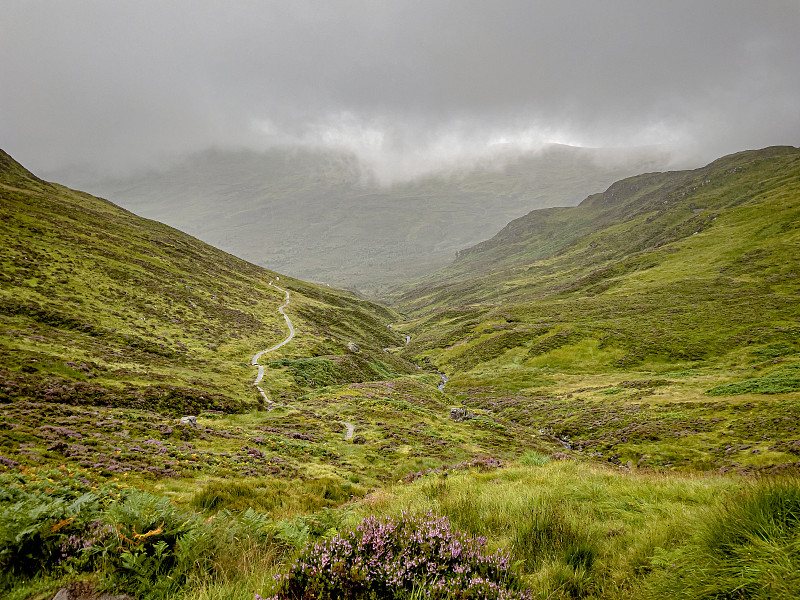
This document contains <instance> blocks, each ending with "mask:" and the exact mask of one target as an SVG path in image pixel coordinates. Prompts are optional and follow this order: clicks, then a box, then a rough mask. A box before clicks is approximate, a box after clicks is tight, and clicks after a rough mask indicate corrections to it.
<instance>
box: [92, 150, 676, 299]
mask: <svg viewBox="0 0 800 600" xmlns="http://www.w3.org/2000/svg"><path fill="white" fill-rule="evenodd" d="M664 160H665V158H664V157H663V156H660V155H659V154H657V153H656V152H653V151H645V150H643V151H641V152H640V153H639V154H638V155H635V156H634V157H633V158H631V156H620V155H619V154H617V153H614V151H609V150H592V149H579V148H569V147H553V148H550V149H549V150H548V151H546V152H543V153H542V154H540V155H534V156H532V157H525V158H518V159H514V157H511V158H506V159H503V160H502V162H503V163H504V164H505V166H504V168H502V169H501V168H499V167H498V168H495V165H488V166H487V165H476V166H474V167H472V168H469V169H466V170H464V171H457V172H453V173H446V174H444V175H431V176H429V177H425V178H422V179H420V180H418V181H414V182H411V183H397V184H394V185H392V186H390V187H384V186H379V185H376V184H373V183H370V182H368V181H364V178H363V177H360V176H359V172H360V168H359V165H358V164H357V162H356V160H355V159H354V158H353V157H352V156H350V155H347V154H341V153H324V152H309V151H299V150H296V151H291V150H286V149H276V150H272V151H270V152H266V153H256V152H236V153H234V152H221V151H209V152H206V153H203V154H199V155H196V156H193V157H191V158H189V159H187V160H185V161H184V162H182V163H179V164H177V165H173V166H170V167H169V168H167V169H166V170H164V171H163V172H152V173H147V174H140V175H137V176H134V177H132V178H130V179H128V180H113V181H96V180H95V181H85V182H81V183H82V187H81V189H89V190H92V191H95V192H96V193H100V194H102V195H105V196H107V197H113V198H114V199H115V201H117V202H119V203H120V204H122V205H123V206H126V207H128V208H130V209H131V210H134V211H136V212H137V213H138V214H142V215H145V216H148V217H150V218H153V219H158V220H159V221H162V222H165V223H169V224H170V225H173V226H175V227H179V228H180V229H182V230H184V231H187V232H189V233H191V234H193V235H196V236H198V237H199V238H201V239H203V240H205V241H207V242H209V243H211V244H213V245H215V246H217V247H219V248H223V249H225V250H228V251H230V252H233V253H235V254H236V255H237V256H241V257H243V258H246V259H247V260H249V261H251V262H254V263H256V264H261V265H267V266H270V267H271V268H277V269H279V270H285V271H289V272H291V273H293V274H294V275H296V276H300V277H304V278H307V279H309V278H310V279H314V280H316V281H327V282H330V283H335V284H337V285H343V286H347V287H353V288H357V289H360V290H364V291H366V292H369V293H371V294H376V293H379V292H381V291H384V290H386V289H387V288H388V287H392V286H395V285H397V283H398V281H408V280H410V279H412V278H417V277H419V276H420V275H422V274H424V273H426V272H430V271H431V270H434V269H436V268H439V267H442V266H444V265H445V264H446V263H447V262H449V261H450V260H451V259H452V257H453V255H454V253H455V252H456V251H457V250H460V249H463V248H465V247H468V246H471V245H472V244H475V243H476V242H478V241H480V240H482V239H485V238H486V237H487V236H489V235H491V234H492V233H494V232H495V231H497V230H498V229H499V228H501V227H502V226H503V225H504V224H506V223H507V222H508V221H509V220H510V219H513V218H515V217H518V216H519V215H522V214H524V213H525V212H527V211H528V210H530V209H531V208H532V207H540V206H552V205H554V204H556V205H574V204H576V203H577V202H579V201H580V200H581V199H582V198H584V197H585V196H586V195H587V194H589V193H591V192H593V191H595V190H598V189H602V188H603V187H605V186H607V185H608V184H610V183H611V182H613V181H614V180H616V179H619V178H620V177H624V176H626V175H629V174H633V173H636V172H639V170H644V169H646V168H653V166H652V165H659V164H663V161H664ZM498 161H500V159H498ZM87 186H88V187H87Z"/></svg>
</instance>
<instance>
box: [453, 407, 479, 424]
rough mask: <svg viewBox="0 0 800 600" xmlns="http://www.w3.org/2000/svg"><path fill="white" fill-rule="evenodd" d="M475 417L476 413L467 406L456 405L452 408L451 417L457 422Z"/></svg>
mask: <svg viewBox="0 0 800 600" xmlns="http://www.w3.org/2000/svg"><path fill="white" fill-rule="evenodd" d="M474 417H475V413H473V412H472V411H471V410H469V409H467V407H466V406H456V407H455V408H451V409H450V419H451V420H453V421H455V422H457V423H460V422H461V421H466V420H468V419H473V418H474Z"/></svg>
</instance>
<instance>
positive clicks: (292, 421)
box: [0, 154, 539, 495]
mask: <svg viewBox="0 0 800 600" xmlns="http://www.w3.org/2000/svg"><path fill="white" fill-rule="evenodd" d="M0 157H2V165H0V177H1V178H2V179H0V185H2V188H0V194H2V213H3V219H2V225H0V244H2V247H3V249H4V250H3V254H2V269H1V270H0V272H2V293H0V318H2V330H0V350H1V351H2V356H3V363H2V367H0V378H2V381H1V382H0V403H2V406H3V410H4V418H5V425H4V427H5V429H4V430H3V431H2V432H0V439H2V440H3V442H2V444H3V452H4V453H5V455H6V457H7V458H8V459H9V460H10V461H11V463H18V464H20V465H23V466H31V467H32V466H46V465H56V464H61V463H63V462H64V461H67V463H68V464H72V465H74V466H77V467H80V468H84V469H88V470H89V472H91V473H93V477H100V478H107V477H113V476H115V475H120V474H125V475H126V476H128V475H130V476H131V477H136V478H139V479H142V481H143V482H144V483H143V485H145V486H146V487H151V486H152V485H156V486H157V487H159V488H163V487H164V486H165V485H166V487H167V488H171V487H176V490H178V489H179V490H180V492H178V491H176V493H180V494H187V493H188V494H189V495H191V493H193V492H192V490H191V488H187V487H186V486H185V485H177V486H171V485H170V484H169V483H166V484H165V483H164V482H163V481H162V482H160V483H158V480H159V479H161V478H163V477H164V476H167V477H178V478H184V479H185V478H189V479H190V480H193V479H198V480H201V481H206V480H209V478H211V479H213V478H214V477H226V476H229V475H231V474H237V475H239V476H248V475H249V476H269V477H273V476H275V477H278V478H282V479H283V480H288V481H291V480H292V479H295V478H297V477H300V478H301V479H304V478H307V477H311V478H312V479H318V478H319V477H332V478H333V479H331V481H333V482H338V484H337V485H339V484H340V485H344V486H350V485H351V482H350V481H349V478H353V479H355V480H360V481H364V482H366V483H367V485H374V484H375V483H377V482H378V481H381V480H385V479H387V478H395V477H397V476H402V475H404V474H406V473H408V472H413V471H417V470H420V469H424V468H428V467H437V466H440V465H442V464H444V463H449V462H459V461H461V460H466V459H469V458H470V457H474V456H477V455H480V454H481V453H482V452H483V453H485V452H494V451H496V450H501V451H502V452H504V453H506V454H508V453H510V454H511V455H513V454H515V453H518V452H519V451H520V450H519V448H520V447H521V446H522V445H526V446H527V445H530V444H531V443H533V445H537V444H539V442H531V439H532V437H537V438H538V437H539V436H536V435H534V436H530V435H528V434H527V433H525V432H520V434H519V438H518V439H516V438H512V436H511V435H510V434H509V433H508V431H506V429H505V428H503V427H501V426H500V425H498V426H497V427H500V429H499V430H497V431H495V430H492V429H491V427H481V426H480V425H479V424H476V425H475V426H474V427H471V428H470V429H469V430H468V431H466V432H465V431H464V430H463V428H455V427H453V426H452V425H451V424H450V422H449V421H448V419H447V415H448V413H449V406H448V398H447V397H446V396H445V395H444V394H442V393H440V392H439V391H438V390H437V389H436V383H437V382H438V381H439V378H438V376H436V375H435V374H425V373H424V372H421V371H419V370H418V369H417V368H416V367H415V365H413V364H412V363H410V362H408V361H406V360H405V359H403V358H401V357H400V356H399V354H398V353H397V351H396V349H397V347H398V346H401V345H402V344H403V343H404V336H401V335H400V334H399V333H397V332H396V331H394V330H393V329H391V328H390V327H388V325H390V324H391V323H392V322H394V321H396V320H397V319H398V317H397V315H396V314H395V313H394V312H392V311H391V310H389V309H387V308H384V307H381V306H378V305H375V304H372V303H369V302H366V301H363V300H359V299H357V298H355V297H353V296H351V295H348V294H346V293H342V292H338V291H335V290H331V289H330V288H324V287H319V286H315V285H311V284H307V283H304V282H301V281H299V280H296V279H292V278H289V277H285V276H280V275H278V274H276V273H275V272H272V271H268V270H265V269H262V268H261V267H257V266H255V265H252V264H250V263H247V262H245V261H243V260H241V259H238V258H235V257H233V256H231V255H229V254H226V253H224V252H221V251H219V250H217V249H215V248H212V247H211V246H208V245H206V244H204V243H202V242H200V241H198V240H196V239H194V238H192V237H190V236H188V235H185V234H183V233H181V232H179V231H177V230H175V229H172V228H170V227H167V226H165V225H162V224H160V223H156V222H154V221H148V220H145V219H142V218H140V217H137V216H136V215H133V214H132V213H129V212H127V211H125V210H122V209H120V208H119V207H117V206H115V205H113V204H111V203H110V202H107V201H105V200H102V199H98V198H95V197H92V196H90V195H88V194H84V193H81V192H76V191H73V190H70V189H68V188H65V187H62V186H60V185H56V184H51V183H46V182H44V181H42V180H40V179H38V178H37V177H35V176H34V175H32V174H31V173H29V172H27V171H25V170H24V169H23V168H22V167H21V166H20V165H18V164H17V163H15V162H14V161H13V160H12V159H11V158H10V157H9V156H8V155H7V154H2V155H0ZM271 281H274V282H275V283H276V285H279V286H283V289H285V290H288V291H289V292H290V294H291V298H290V304H289V306H288V307H287V309H286V311H287V315H288V316H289V317H290V318H291V320H292V323H293V325H294V327H295V329H296V331H297V335H296V337H294V339H292V340H291V342H290V343H288V344H286V345H285V346H282V347H281V348H280V349H278V350H276V351H274V352H271V353H268V354H266V355H264V356H263V357H262V359H261V364H263V365H265V367H266V372H265V377H264V379H263V381H262V382H261V384H260V385H261V387H262V389H263V390H264V391H265V393H266V394H267V397H268V400H266V401H265V400H264V399H263V398H262V397H261V395H260V393H259V391H258V390H257V389H256V388H255V387H254V386H253V381H254V379H255V376H256V372H257V371H256V369H255V368H254V367H253V366H252V365H251V364H250V361H251V357H253V355H254V354H255V353H256V352H258V351H260V350H264V349H267V348H270V347H272V346H274V345H275V344H277V343H278V342H279V341H281V340H282V339H283V338H285V337H286V336H287V334H288V331H287V326H286V323H285V322H284V319H283V317H282V316H281V315H280V314H279V312H278V307H279V306H280V305H281V304H282V302H283V301H284V295H283V293H281V292H280V291H279V290H277V289H275V288H274V287H271V286H270V282H271ZM186 415H194V416H199V423H200V425H201V427H200V428H199V429H195V428H192V427H189V426H185V425H181V424H179V423H177V418H178V417H182V416H186ZM346 423H349V424H350V425H352V426H353V427H354V429H355V433H356V434H357V436H358V438H357V439H358V441H359V442H360V443H358V444H355V445H354V444H353V443H352V442H350V441H348V442H346V443H345V442H344V441H343V440H342V436H343V434H344V433H345V431H346ZM509 427H511V430H510V431H516V430H517V429H520V428H518V427H516V426H513V425H509ZM397 440H402V443H400V444H398V443H397ZM187 442H188V443H187ZM148 443H149V444H150V445H147V444H148ZM387 444H389V445H387ZM444 447H446V448H447V452H444V451H443V450H442V448H444ZM242 458H245V459H246V460H242ZM11 463H9V464H11ZM167 481H169V479H167ZM148 482H149V483H148ZM276 485H278V484H276ZM359 489H362V488H359ZM195 491H196V490H195ZM362 491H363V489H362Z"/></svg>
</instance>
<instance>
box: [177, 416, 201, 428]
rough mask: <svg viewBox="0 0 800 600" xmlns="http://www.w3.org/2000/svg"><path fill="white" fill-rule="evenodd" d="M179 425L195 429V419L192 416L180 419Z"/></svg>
mask: <svg viewBox="0 0 800 600" xmlns="http://www.w3.org/2000/svg"><path fill="white" fill-rule="evenodd" d="M181 423H183V424H184V425H188V426H189V427H194V428H195V429H197V417H195V416H193V415H189V416H186V417H181Z"/></svg>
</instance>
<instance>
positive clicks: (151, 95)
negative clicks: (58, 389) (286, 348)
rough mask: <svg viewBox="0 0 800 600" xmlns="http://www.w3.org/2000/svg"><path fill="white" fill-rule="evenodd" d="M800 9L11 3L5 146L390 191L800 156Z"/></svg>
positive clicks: (79, 160)
mask: <svg viewBox="0 0 800 600" xmlns="http://www.w3.org/2000/svg"><path fill="white" fill-rule="evenodd" d="M798 32H800V1H799V0H758V1H756V0H747V1H739V0H702V1H700V0H688V1H686V0H669V1H663V0H626V1H621V0H602V1H600V0H581V1H579V0H554V1H539V0H525V1H510V0H509V1H507V0H497V1H492V2H487V1H485V0H471V1H470V0H458V1H444V0H421V1H417V0H406V1H402V2H400V1H379V0H363V1H355V0H353V1H336V0H332V1H330V2H304V1H302V0H292V1H291V2H286V1H285V0H281V1H275V2H272V1H241V0H225V1H224V2H223V1H221V0H220V1H217V2H210V1H204V0H190V1H178V0H174V1H164V0H158V1H151V0H135V1H123V0H120V1H114V2H108V1H106V0H96V1H90V0H61V1H58V2H54V1H39V0H26V1H22V0H19V1H14V0H4V1H3V3H2V12H1V13H0V56H2V57H3V58H2V60H0V148H3V149H4V150H6V151H7V152H9V153H10V154H11V155H12V156H14V157H15V158H16V159H17V160H19V161H21V162H22V163H23V164H24V165H25V166H27V167H28V168H29V169H32V170H34V171H45V172H46V171H53V170H57V169H63V168H65V167H73V166H74V167H78V166H80V167H85V168H91V169H96V170H99V171H103V172H106V171H107V172H108V173H114V174H122V173H126V172H128V171H130V170H133V169H139V168H143V167H151V166H156V165H162V164H164V163H165V161H166V162H168V161H170V160H173V159H175V157H180V156H183V155H186V154H188V153H192V152H197V151H201V150H203V149H206V148H209V147H217V148H237V149H238V148H253V149H263V148H269V147H273V146H281V145H292V146H303V147H312V148H331V149H337V150H348V151H351V152H354V153H355V154H356V155H357V156H358V157H359V158H360V159H361V161H362V164H364V165H366V167H367V168H369V169H372V170H373V171H374V172H375V173H376V174H377V175H378V178H379V179H381V180H385V181H393V180H398V179H400V180H402V179H408V178H413V177H414V176H416V175H418V174H420V173H425V172H428V171H431V170H434V169H438V168H449V167H451V166H454V165H458V164H463V163H468V162H469V161H475V160H479V159H481V158H482V157H485V156H490V155H492V154H496V153H498V152H508V151H513V152H516V151H535V150H537V149H538V148H541V147H542V146H543V145H544V144H547V143H565V144H571V145H578V146H592V147H632V146H643V145H645V146H650V145H657V146H662V147H664V148H668V149H670V151H673V152H674V153H675V156H676V157H678V158H677V159H676V160H678V161H679V162H680V161H682V162H684V163H687V164H689V163H693V162H695V163H697V164H701V163H703V162H708V161H709V160H712V159H714V158H716V157H718V156H721V155H724V154H728V153H731V152H736V151H739V150H744V149H750V148H760V147H763V146H768V145H776V144H789V145H795V146H796V145H800V34H798Z"/></svg>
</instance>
